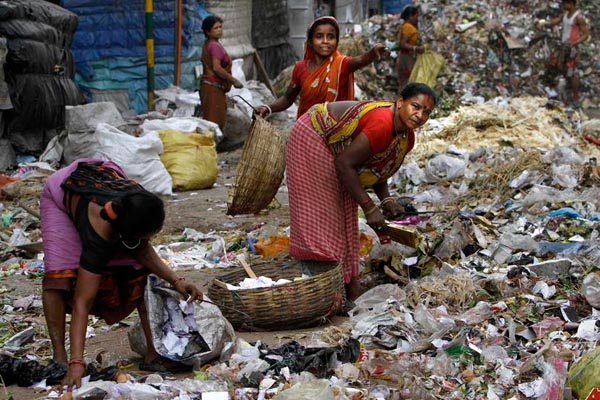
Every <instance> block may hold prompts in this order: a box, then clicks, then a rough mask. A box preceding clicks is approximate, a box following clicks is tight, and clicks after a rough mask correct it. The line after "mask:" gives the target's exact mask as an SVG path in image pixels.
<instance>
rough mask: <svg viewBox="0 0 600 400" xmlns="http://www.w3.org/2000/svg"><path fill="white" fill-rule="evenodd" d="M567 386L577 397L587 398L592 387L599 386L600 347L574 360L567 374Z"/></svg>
mask: <svg viewBox="0 0 600 400" xmlns="http://www.w3.org/2000/svg"><path fill="white" fill-rule="evenodd" d="M567 386H569V387H570V388H571V390H572V391H573V394H575V395H576V396H577V398H579V399H585V398H587V396H588V394H590V392H591V391H592V389H594V388H600V347H596V348H595V349H594V350H592V351H590V352H589V353H587V354H585V355H584V356H583V357H581V358H580V359H579V360H578V361H576V362H575V363H574V364H573V365H572V366H571V368H569V374H568V375H567Z"/></svg>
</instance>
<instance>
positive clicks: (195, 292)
mask: <svg viewBox="0 0 600 400" xmlns="http://www.w3.org/2000/svg"><path fill="white" fill-rule="evenodd" d="M173 289H175V290H177V292H178V293H180V294H181V295H183V297H184V298H187V301H188V303H191V302H192V301H196V300H197V301H200V302H201V301H202V299H203V298H204V295H203V294H202V292H201V291H200V289H198V288H197V287H196V285H194V284H193V283H188V282H186V281H185V280H183V279H181V280H178V281H177V282H175V285H174V286H173Z"/></svg>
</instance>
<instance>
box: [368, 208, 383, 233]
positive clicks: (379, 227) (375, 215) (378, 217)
mask: <svg viewBox="0 0 600 400" xmlns="http://www.w3.org/2000/svg"><path fill="white" fill-rule="evenodd" d="M367 224H368V225H369V226H370V227H371V228H373V230H374V231H375V232H376V233H380V232H382V231H383V230H385V228H386V226H387V224H386V222H385V218H384V216H383V214H382V213H381V211H380V210H379V208H377V209H376V210H374V211H373V212H371V213H370V214H369V215H367Z"/></svg>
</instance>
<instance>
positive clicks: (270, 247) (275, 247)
mask: <svg viewBox="0 0 600 400" xmlns="http://www.w3.org/2000/svg"><path fill="white" fill-rule="evenodd" d="M254 248H255V249H256V253H257V254H258V255H261V256H263V257H270V256H274V255H276V254H279V253H284V252H288V251H289V249H290V238H289V237H287V236H271V237H269V238H268V239H261V240H259V241H258V242H256V243H255V244H254Z"/></svg>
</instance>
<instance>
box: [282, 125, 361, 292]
mask: <svg viewBox="0 0 600 400" xmlns="http://www.w3.org/2000/svg"><path fill="white" fill-rule="evenodd" d="M286 151H287V152H286V166H287V170H286V180H287V185H288V191H289V201H290V255H291V256H292V257H295V258H299V259H304V260H317V261H342V262H343V263H344V279H345V281H346V283H348V282H350V280H351V279H352V278H353V277H357V276H358V259H359V255H360V254H359V249H360V247H359V232H358V207H357V205H356V203H355V202H354V200H353V199H352V197H351V196H350V194H349V193H348V191H347V190H346V188H345V187H344V186H343V185H342V183H341V182H340V180H339V178H338V176H337V172H336V170H335V163H334V156H333V154H332V153H331V150H330V149H329V147H328V146H327V144H326V143H325V141H324V140H323V139H322V138H321V137H320V136H319V135H317V133H316V132H315V131H314V129H313V127H312V124H311V121H310V114H304V115H303V116H301V117H300V118H299V119H298V121H296V124H295V125H294V128H293V129H292V132H291V133H290V138H289V141H288V144H287V150H286Z"/></svg>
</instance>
